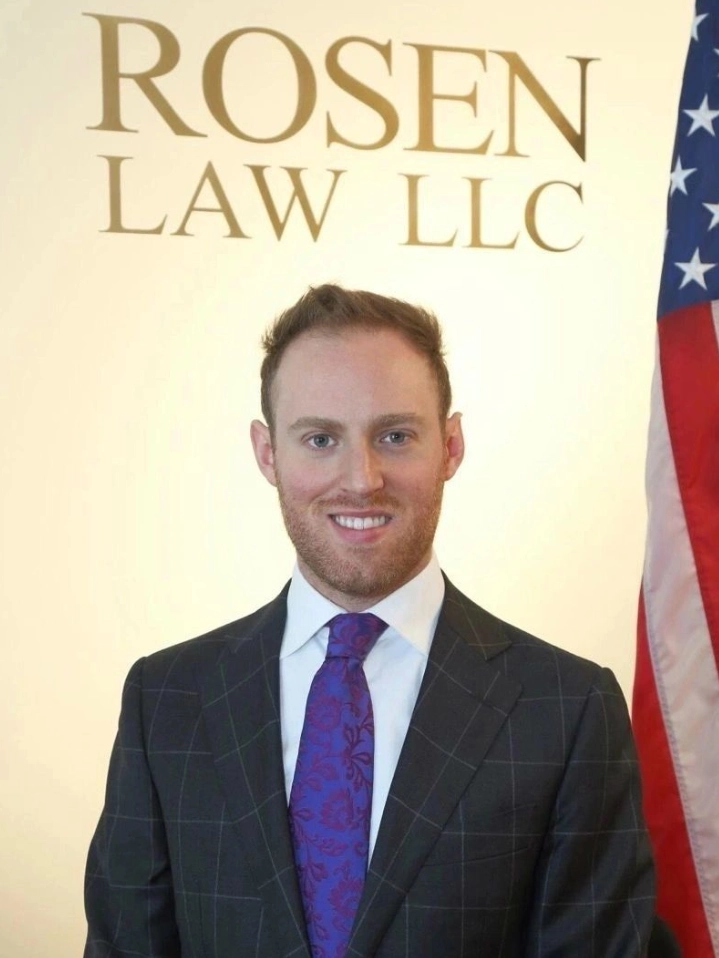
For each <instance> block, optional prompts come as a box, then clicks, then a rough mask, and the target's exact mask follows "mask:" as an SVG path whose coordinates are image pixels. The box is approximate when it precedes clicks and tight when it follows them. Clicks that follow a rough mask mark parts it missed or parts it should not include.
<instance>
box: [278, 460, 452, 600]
mask: <svg viewBox="0 0 719 958" xmlns="http://www.w3.org/2000/svg"><path fill="white" fill-rule="evenodd" d="M277 491H278V494H279V500H280V508H281V510H282V518H283V520H284V523H285V528H286V530H287V534H288V536H289V537H290V540H291V541H292V544H293V545H294V547H295V550H296V551H297V556H298V559H299V560H300V561H301V563H302V564H304V566H306V568H307V569H308V570H309V571H310V572H311V573H312V576H313V577H314V579H315V583H313V584H315V585H316V587H317V588H318V591H320V592H322V593H323V594H326V591H325V590H327V589H329V590H331V591H333V592H335V593H340V594H341V595H343V596H347V597H350V598H352V599H357V600H365V599H373V600H375V601H379V599H382V598H384V597H385V596H387V595H390V593H392V592H395V591H396V590H397V589H399V588H400V587H401V586H403V585H404V584H405V583H406V582H409V580H410V579H412V578H414V576H415V575H417V573H418V572H420V571H421V570H422V568H423V567H424V564H425V563H426V562H427V560H428V559H429V556H430V553H431V549H432V542H433V541H434V534H435V531H436V529H437V523H438V522H439V515H440V510H441V506H442V494H443V491H444V479H443V478H442V477H441V476H440V475H439V474H438V476H437V480H436V483H435V484H434V486H433V488H432V490H431V494H430V495H428V496H427V497H426V500H425V501H424V502H422V503H417V502H416V500H415V501H413V502H412V509H411V510H407V509H406V508H405V509H402V507H401V505H400V503H399V502H398V501H397V500H396V499H393V498H391V497H382V496H370V497H367V498H364V499H360V498H354V499H352V498H349V497H347V496H344V497H342V498H332V499H329V498H328V499H323V500H317V502H315V503H313V504H312V506H311V507H302V508H299V507H298V506H297V504H296V503H295V502H294V501H293V500H292V498H291V496H289V495H287V493H286V490H285V488H284V487H283V484H282V482H281V480H280V477H279V476H278V477H277ZM362 509H377V510H380V511H382V512H386V513H388V514H389V515H393V516H401V519H399V520H395V519H392V520H391V523H393V522H395V521H399V522H402V524H403V525H405V524H406V528H403V529H402V531H401V533H400V534H399V535H397V536H395V537H393V541H392V542H391V543H384V542H379V543H377V544H374V543H368V544H359V543H358V544H357V545H354V546H353V545H348V544H343V543H341V542H339V541H337V540H335V539H333V537H332V530H331V529H329V528H326V523H327V522H331V521H332V520H331V519H329V518H328V514H329V513H341V512H343V511H344V512H351V511H352V510H362ZM328 598H331V596H328Z"/></svg>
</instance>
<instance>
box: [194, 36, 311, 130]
mask: <svg viewBox="0 0 719 958" xmlns="http://www.w3.org/2000/svg"><path fill="white" fill-rule="evenodd" d="M251 33H260V34H265V35H266V36H269V37H274V38H275V39H276V40H279V41H280V43H282V44H283V45H284V47H285V48H286V49H287V51H288V52H289V54H290V56H291V57H292V61H293V63H294V65H295V71H296V73H297V106H296V108H295V115H294V117H293V118H292V122H291V123H290V125H289V126H288V127H287V129H286V130H283V131H282V132H281V133H278V134H276V135H275V136H265V137H262V136H252V134H250V133H245V132H244V131H243V130H241V129H240V128H239V127H238V126H237V124H236V123H235V122H234V121H233V120H232V118H231V117H230V114H229V113H228V112H227V104H226V103H225V94H224V90H223V86H222V73H223V70H224V66H225V58H226V57H227V54H228V52H229V49H230V47H231V46H232V44H233V43H234V42H235V40H239V38H240V37H244V36H247V35H248V34H251ZM202 89H203V91H204V94H205V101H206V103H207V106H208V108H209V110H210V112H211V113H212V115H213V116H214V118H215V119H216V120H217V122H218V123H219V124H220V126H222V127H224V129H225V130H227V132H228V133H231V134H232V135H233V136H236V137H238V139H240V140H248V141H249V142H250V143H279V142H280V141H281V140H288V139H289V138H290V137H291V136H294V135H295V133H298V132H299V131H300V130H301V129H302V127H303V126H304V125H305V124H306V123H307V121H308V120H309V118H310V117H311V116H312V111H313V110H314V108H315V103H316V101H317V83H316V81H315V75H314V73H313V71H312V64H311V63H310V61H309V60H308V59H307V56H306V54H305V53H304V52H303V51H302V49H301V48H300V47H299V46H297V44H296V43H295V42H294V40H291V39H290V37H287V36H285V35H284V33H278V32H277V31H276V30H269V29H265V28H264V27H245V28H244V29H242V30H233V31H232V33H228V34H227V35H226V36H224V37H221V38H220V39H219V40H218V41H217V43H216V44H215V45H214V46H213V47H212V49H211V50H210V52H209V53H208V54H207V58H206V59H205V66H204V68H203V70H202Z"/></svg>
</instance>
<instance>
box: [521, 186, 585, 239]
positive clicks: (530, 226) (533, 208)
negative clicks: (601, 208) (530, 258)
mask: <svg viewBox="0 0 719 958" xmlns="http://www.w3.org/2000/svg"><path fill="white" fill-rule="evenodd" d="M550 186H568V187H569V189H570V190H574V192H575V193H576V194H577V196H578V197H579V201H580V203H581V202H582V200H583V197H582V184H581V183H580V184H579V185H578V186H575V185H574V184H573V183H566V182H565V181H564V180H548V181H547V182H546V183H542V184H541V185H540V186H538V187H537V188H536V190H533V192H532V193H531V195H530V197H529V199H528V200H527V206H526V208H525V211H524V222H525V224H526V226H527V232H528V233H529V235H530V236H531V238H532V240H533V241H534V242H535V243H536V244H537V246H539V247H541V249H546V250H547V251H548V252H550V253H566V252H567V251H568V250H570V249H574V247H575V246H579V244H580V243H581V242H582V240H583V238H584V237H583V236H580V237H579V239H578V240H577V241H576V243H572V244H571V246H550V245H549V243H547V242H546V240H544V239H543V238H542V236H541V235H540V233H539V229H538V227H537V203H538V202H539V198H540V197H541V196H542V194H543V193H544V191H545V190H546V189H548V188H549V187H550Z"/></svg>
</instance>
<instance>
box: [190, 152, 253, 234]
mask: <svg viewBox="0 0 719 958" xmlns="http://www.w3.org/2000/svg"><path fill="white" fill-rule="evenodd" d="M206 183H207V184H208V185H209V186H210V188H211V189H212V192H213V193H214V194H215V198H216V199H217V203H218V205H217V206H196V205H195V204H196V203H197V200H198V198H199V196H200V193H201V192H202V190H203V189H204V186H205V184H206ZM193 213H222V215H223V216H224V217H225V221H226V222H227V226H228V228H229V233H227V234H226V236H227V237H228V238H230V237H232V238H233V239H248V236H247V234H246V233H243V232H242V230H241V229H240V224H239V223H238V222H237V217H236V216H235V214H234V212H233V209H232V207H231V206H230V201H229V200H228V198H227V193H225V188H224V187H223V185H222V183H221V182H220V178H219V176H218V175H217V171H216V170H215V168H214V166H213V165H212V163H208V164H207V166H206V167H205V171H204V173H203V174H202V176H201V177H200V182H199V183H198V184H197V189H196V190H195V192H194V194H193V196H192V199H191V200H190V205H189V206H188V207H187V212H186V213H185V215H184V217H183V219H182V222H181V223H180V227H179V229H177V230H175V232H174V233H173V234H172V235H173V236H194V233H188V232H187V230H186V227H187V223H188V221H189V219H190V217H191V216H192V214H193Z"/></svg>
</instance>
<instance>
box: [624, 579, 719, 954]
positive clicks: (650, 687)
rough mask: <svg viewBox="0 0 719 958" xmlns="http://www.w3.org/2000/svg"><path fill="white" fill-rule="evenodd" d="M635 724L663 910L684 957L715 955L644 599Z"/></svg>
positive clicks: (661, 908)
mask: <svg viewBox="0 0 719 958" xmlns="http://www.w3.org/2000/svg"><path fill="white" fill-rule="evenodd" d="M632 724H633V726H634V731H635V735H636V740H637V750H638V752H639V761H640V764H641V768H642V786H643V796H644V799H643V805H644V814H645V817H646V820H647V825H648V827H649V832H650V834H651V836H652V844H653V846H654V855H655V858H656V862H657V882H658V885H657V893H658V894H657V912H658V914H660V915H661V916H662V918H664V919H665V920H666V921H667V922H668V923H669V924H670V926H671V927H672V929H673V930H674V932H675V933H676V935H677V937H678V938H679V940H680V941H681V943H682V947H683V949H684V950H683V955H684V958H714V949H713V946H712V942H711V937H710V934H709V927H708V925H707V920H706V915H705V913H704V905H703V902H702V897H701V894H700V891H699V883H698V880H697V875H696V871H695V867H694V859H693V856H692V850H691V845H690V844H689V834H688V832H687V827H686V822H685V820H684V810H683V807H682V802H681V798H680V795H679V789H678V786H677V781H676V776H675V772H674V764H673V761H672V756H671V751H670V748H669V742H668V740H667V734H666V729H665V726H664V719H663V716H662V710H661V706H660V703H659V698H658V696H657V689H656V683H655V678H654V669H653V664H652V660H651V656H650V654H649V645H648V640H647V624H646V613H645V609H644V595H643V594H642V595H641V597H640V600H639V621H638V628H637V666H636V674H635V678H634V697H633V703H632Z"/></svg>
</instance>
